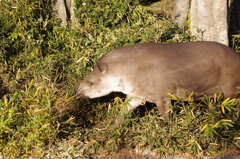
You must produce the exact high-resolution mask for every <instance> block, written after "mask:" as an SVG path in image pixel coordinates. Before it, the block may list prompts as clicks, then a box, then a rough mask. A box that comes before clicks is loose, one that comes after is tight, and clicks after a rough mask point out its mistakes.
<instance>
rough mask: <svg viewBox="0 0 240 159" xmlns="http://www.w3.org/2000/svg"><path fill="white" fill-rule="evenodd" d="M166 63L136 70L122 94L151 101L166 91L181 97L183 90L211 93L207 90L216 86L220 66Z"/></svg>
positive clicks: (160, 96) (165, 93) (211, 89)
mask: <svg viewBox="0 0 240 159" xmlns="http://www.w3.org/2000/svg"><path fill="white" fill-rule="evenodd" d="M166 66H167V65H162V66H161V65H160V64H159V65H155V66H152V67H149V69H146V68H145V69H142V70H139V69H136V70H137V71H136V72H134V71H133V72H132V73H131V74H129V75H128V78H127V79H126V81H127V83H128V84H127V85H128V87H129V89H128V92H125V93H126V94H131V95H133V96H137V97H139V98H145V99H146V100H148V101H151V102H154V101H156V100H158V99H159V98H163V97H166V95H167V93H171V94H175V95H177V96H182V95H183V91H185V92H186V93H187V94H190V93H192V92H195V93H196V94H199V95H203V94H206V95H211V93H210V92H212V91H213V90H214V89H216V88H217V87H218V86H219V83H220V82H219V80H220V79H221V77H220V71H219V69H217V68H212V67H211V66H209V67H207V66H206V65H204V63H203V64H201V63H200V64H192V65H185V66H184V67H183V66H181V67H177V66H176V67H174V66H171V68H169V67H166ZM213 70H214V71H213Z"/></svg>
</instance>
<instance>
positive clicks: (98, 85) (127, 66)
mask: <svg viewBox="0 0 240 159" xmlns="http://www.w3.org/2000/svg"><path fill="white" fill-rule="evenodd" d="M239 69H240V55H239V54H238V53H237V52H235V51H234V50H233V49H231V48H229V47H227V46H225V45H223V44H220V43H216V42H186V43H175V44H160V43H142V44H135V45H130V46H125V47H121V48H118V49H115V50H112V51H110V52H109V53H107V54H105V55H104V56H102V57H101V58H100V59H99V61H98V62H97V64H96V66H95V68H94V70H93V71H92V73H90V74H89V75H88V76H87V77H86V78H85V79H84V80H83V81H82V82H80V84H79V86H78V87H77V90H76V97H77V98H83V97H87V98H96V97H101V96H105V95H107V94H109V93H111V92H123V93H124V94H126V95H127V97H126V100H128V99H129V98H132V100H131V101H130V102H129V105H128V111H130V110H132V109H135V108H136V107H137V106H139V105H140V104H141V103H142V101H143V100H144V101H149V102H153V103H155V104H156V105H157V108H158V110H159V112H160V113H161V115H162V116H167V113H166V111H167V110H168V108H169V105H168V104H166V101H165V100H164V99H165V98H166V97H167V93H171V94H174V95H177V96H180V95H182V90H184V91H185V92H186V93H187V94H190V93H192V92H195V96H196V97H199V96H202V95H204V94H206V95H211V94H212V93H213V90H214V89H216V88H219V89H220V90H221V91H222V92H223V94H224V97H225V98H227V97H231V98H236V97H238V94H236V91H237V88H236V87H237V86H240V74H238V72H239ZM122 119H123V118H119V119H117V120H116V121H115V124H119V123H121V120H122Z"/></svg>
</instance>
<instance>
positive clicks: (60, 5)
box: [53, 0, 78, 27]
mask: <svg viewBox="0 0 240 159" xmlns="http://www.w3.org/2000/svg"><path fill="white" fill-rule="evenodd" d="M53 5H54V6H53V9H54V10H56V11H57V14H56V15H55V16H56V17H57V18H59V19H60V22H59V23H60V25H61V26H63V27H66V25H67V23H68V22H71V24H72V26H77V24H78V23H77V19H76V18H75V14H74V0H56V1H55V3H54V4H53Z"/></svg>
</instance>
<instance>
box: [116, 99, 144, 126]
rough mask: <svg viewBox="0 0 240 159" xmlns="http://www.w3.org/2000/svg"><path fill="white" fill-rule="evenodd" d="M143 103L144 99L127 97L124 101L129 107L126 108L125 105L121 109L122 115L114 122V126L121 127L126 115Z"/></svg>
mask: <svg viewBox="0 0 240 159" xmlns="http://www.w3.org/2000/svg"><path fill="white" fill-rule="evenodd" d="M142 102H143V99H142V98H137V97H132V96H129V95H127V97H126V99H125V101H124V103H126V104H127V105H126V106H127V107H124V106H125V105H123V107H122V108H121V115H120V117H118V118H117V119H116V120H115V121H114V123H113V125H120V124H121V123H122V121H123V119H124V115H125V114H127V113H129V111H131V110H133V109H135V108H137V107H138V106H139V105H141V104H142Z"/></svg>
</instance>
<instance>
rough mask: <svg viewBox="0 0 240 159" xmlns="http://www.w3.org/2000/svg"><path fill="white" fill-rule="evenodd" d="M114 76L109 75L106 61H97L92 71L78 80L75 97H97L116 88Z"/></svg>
mask: <svg viewBox="0 0 240 159" xmlns="http://www.w3.org/2000/svg"><path fill="white" fill-rule="evenodd" d="M116 83H117V81H116V77H114V76H113V75H111V73H110V71H109V66H108V64H106V63H97V64H96V66H95V67H94V69H93V71H92V72H91V73H90V74H89V75H88V76H87V77H86V78H85V79H84V80H83V81H81V82H80V84H79V85H78V87H77V89H76V98H97V97H101V96H105V95H108V94H109V93H111V92H113V91H115V90H116V87H117V84H116Z"/></svg>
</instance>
